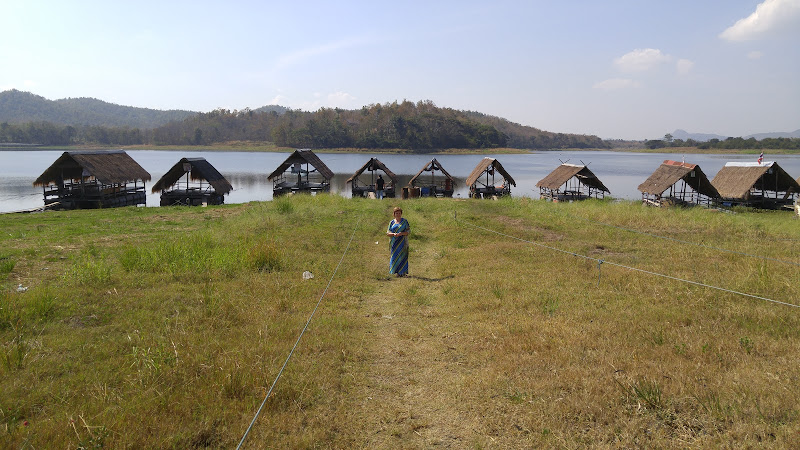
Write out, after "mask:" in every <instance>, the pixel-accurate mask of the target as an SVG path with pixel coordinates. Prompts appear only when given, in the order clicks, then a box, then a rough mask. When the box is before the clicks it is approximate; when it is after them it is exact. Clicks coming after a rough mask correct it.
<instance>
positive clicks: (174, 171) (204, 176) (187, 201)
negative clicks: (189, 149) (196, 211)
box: [151, 158, 233, 206]
mask: <svg viewBox="0 0 800 450" xmlns="http://www.w3.org/2000/svg"><path fill="white" fill-rule="evenodd" d="M184 176H185V179H184ZM232 190H233V186H231V184H230V183H229V182H228V180H226V179H225V177H223V176H222V174H220V173H219V172H218V171H217V169H216V168H215V167H214V166H212V165H211V163H209V162H208V161H206V159H205V158H181V160H180V161H178V162H177V163H175V165H174V166H172V168H171V169H169V171H168V172H167V173H165V174H164V176H163V177H161V179H160V180H158V182H156V184H155V186H153V189H152V191H151V192H153V193H156V192H159V191H161V206H172V205H186V206H197V205H204V204H205V205H221V204H223V203H224V202H225V195H226V194H228V193H229V192H230V191H232Z"/></svg>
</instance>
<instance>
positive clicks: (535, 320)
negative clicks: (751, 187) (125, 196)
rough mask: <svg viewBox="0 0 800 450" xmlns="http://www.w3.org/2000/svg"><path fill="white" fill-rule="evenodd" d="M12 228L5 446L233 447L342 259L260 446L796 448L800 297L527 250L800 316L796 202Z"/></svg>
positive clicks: (113, 216)
mask: <svg viewBox="0 0 800 450" xmlns="http://www.w3.org/2000/svg"><path fill="white" fill-rule="evenodd" d="M396 204H400V205H401V206H402V207H403V208H404V210H405V212H404V217H406V218H407V219H408V220H409V221H410V223H411V226H412V234H411V238H410V243H411V253H410V274H411V276H410V277H408V278H401V279H396V278H390V277H389V276H388V275H387V266H388V261H387V259H388V239H387V237H386V236H385V230H386V226H387V224H388V222H389V220H390V217H391V216H390V211H391V207H392V206H394V205H396ZM455 217H457V218H458V220H456V219H455ZM598 222H602V223H605V224H613V225H616V226H618V227H623V228H628V229H635V230H640V231H643V232H648V233H653V234H657V235H660V236H666V237H671V238H674V239H678V240H683V241H691V242H696V243H701V244H703V245H704V246H693V245H688V244H683V243H679V242H676V241H670V240H664V239H659V238H656V237H654V236H648V235H645V234H640V233H633V232H631V231H628V230H624V229H622V228H614V227H609V226H606V225H601V224H599V223H598ZM476 225H477V226H481V227H485V228H487V229H491V230H495V231H498V232H502V233H506V234H507V235H509V236H513V237H516V238H519V239H523V240H525V241H528V242H523V241H520V240H517V239H512V238H509V237H505V236H501V235H498V234H495V233H491V232H487V231H485V230H481V229H478V228H476V227H475V226H476ZM0 230H1V231H2V232H0V387H1V388H0V447H3V448H53V447H55V448H98V447H108V448H124V447H132V448H142V447H145V448H181V449H183V448H198V447H202V448H206V447H220V448H230V447H235V446H236V444H237V443H238V442H239V440H240V439H241V438H242V436H243V434H244V432H245V430H246V429H247V426H248V425H249V424H250V421H251V420H252V419H253V417H254V415H255V413H256V410H257V409H258V406H259V404H260V403H261V401H262V400H263V399H264V396H265V394H266V392H267V390H268V389H269V387H270V385H271V384H272V382H273V380H274V379H275V377H276V375H277V373H278V371H279V370H280V368H281V366H282V364H283V362H284V360H285V359H286V357H287V355H288V354H289V351H290V350H291V348H292V346H293V345H294V343H295V341H296V339H297V336H298V334H299V333H300V331H301V329H302V328H303V326H304V324H305V322H306V320H307V319H308V317H309V315H310V314H311V311H312V310H313V309H314V306H315V305H316V303H317V301H319V299H320V297H321V296H322V293H323V291H325V289H326V286H328V283H329V280H330V279H331V276H332V275H333V273H334V269H335V268H336V267H337V264H339V262H340V260H341V266H340V267H339V269H338V272H337V273H336V275H335V277H334V278H333V280H332V282H331V283H330V286H329V287H328V289H327V292H326V294H325V296H324V298H322V302H321V304H320V307H319V310H318V311H317V312H316V315H315V317H314V319H313V321H312V322H311V324H310V326H309V328H308V330H307V332H306V333H305V335H304V337H303V339H302V341H301V342H300V344H299V345H298V347H297V349H296V351H295V353H294V356H293V357H292V359H291V360H290V362H289V364H288V365H287V367H286V370H285V372H284V373H283V375H282V378H281V379H280V381H279V382H278V384H277V386H276V388H275V391H274V393H273V395H272V397H271V398H270V399H269V400H268V402H267V404H266V406H265V408H264V410H263V411H262V413H261V415H260V417H259V418H258V420H257V421H256V423H255V425H254V427H253V430H252V432H251V433H250V435H249V437H248V439H247V441H246V442H245V448H287V447H289V448H297V447H301V448H305V447H314V448H319V447H321V448H351V447H356V448H376V447H377V448H419V447H433V446H443V447H452V448H509V447H510V448H531V447H534V448H535V447H558V448H565V447H566V448H575V447H655V448H674V447H682V448H683V447H715V448H716V447H724V448H733V447H736V448H738V447H792V446H795V445H797V442H800V406H798V405H800V370H798V361H800V309H798V308H795V307H791V306H785V305H781V304H777V303H773V302H769V301H766V300H761V299H755V298H752V297H747V296H743V295H740V294H737V293H732V292H725V291H720V290H715V289H711V288H708V287H702V286H698V285H693V284H689V283H685V282H681V281H675V280H671V279H667V278H663V277H658V276H654V275H648V274H645V273H641V272H636V271H631V270H628V269H623V268H620V267H615V266H613V265H610V264H602V265H600V266H599V269H598V263H597V261H596V260H590V259H585V258H581V257H578V256H573V255H571V254H566V253H561V252H557V251H554V250H550V249H547V248H544V247H541V246H538V245H534V244H533V243H537V244H541V245H546V246H548V247H553V248H558V249H561V250H565V251H568V252H573V253H576V254H580V255H585V256H589V257H591V258H595V259H602V260H604V261H607V262H614V263H617V264H622V265H626V266H631V267H636V268H639V269H643V270H648V271H652V272H657V273H661V274H665V275H669V276H672V277H676V278H682V279H687V280H692V281H696V282H700V283H705V284H708V285H713V286H718V287H723V288H726V289H729V290H732V291H738V292H742V293H747V294H751V295H755V296H759V297H764V298H767V299H772V300H777V301H782V302H788V303H792V304H800V270H799V269H800V267H799V266H798V264H800V258H799V257H798V255H800V222H798V221H797V220H796V219H793V218H792V216H791V215H790V214H789V213H785V212H761V213H758V212H741V213H738V214H727V213H722V212H716V211H709V210H702V209H651V208H645V207H642V206H641V205H639V204H636V203H628V202H621V203H613V202H602V201H590V202H583V203H572V204H552V203H546V202H543V201H536V200H530V199H524V198H523V199H516V198H515V199H503V200H500V201H480V200H463V201H456V200H436V199H415V200H405V201H383V202H378V201H374V200H372V201H369V200H365V199H364V200H362V199H345V198H341V197H339V196H335V195H330V196H329V195H319V196H315V197H307V196H295V197H290V198H280V199H277V200H275V201H272V202H263V203H249V204H243V205H226V206H221V207H209V208H181V207H176V208H121V209H112V210H94V211H71V212H48V213H43V214H34V215H0ZM351 237H352V243H351V244H350V247H349V250H348V251H347V253H346V255H345V257H344V259H342V255H343V253H344V252H345V249H346V248H347V246H348V243H349V242H350V239H351ZM712 247H716V248H712ZM719 248H724V249H730V250H735V251H738V252H741V253H746V254H752V255H761V256H764V257H767V258H772V259H763V258H756V257H753V256H748V255H743V254H738V253H731V252H723V251H720V250H719ZM790 263H791V264H790ZM304 271H310V272H312V273H313V274H314V278H313V279H310V280H304V279H303V276H302V273H303V272H304Z"/></svg>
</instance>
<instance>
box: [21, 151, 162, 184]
mask: <svg viewBox="0 0 800 450" xmlns="http://www.w3.org/2000/svg"><path fill="white" fill-rule="evenodd" d="M88 176H93V177H95V178H96V179H97V181H99V182H100V183H103V184H124V183H127V182H131V181H137V180H141V181H150V174H149V173H148V172H147V171H146V170H144V169H143V168H142V166H140V165H139V164H138V163H137V162H136V161H134V160H133V158H131V157H130V156H128V154H127V153H125V152H124V151H122V150H116V151H102V152H99V151H98V152H64V153H63V154H62V155H61V156H60V157H59V158H58V159H57V160H56V161H55V162H54V163H53V164H52V165H51V166H50V167H48V168H47V170H45V171H44V173H42V174H41V175H40V176H39V178H37V179H36V181H34V182H33V185H34V186H45V185H48V184H51V183H56V182H59V181H63V180H77V179H81V178H83V177H88Z"/></svg>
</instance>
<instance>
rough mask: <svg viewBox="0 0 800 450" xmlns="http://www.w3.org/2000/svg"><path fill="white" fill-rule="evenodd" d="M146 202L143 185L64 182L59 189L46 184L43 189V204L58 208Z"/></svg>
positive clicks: (102, 206)
mask: <svg viewBox="0 0 800 450" xmlns="http://www.w3.org/2000/svg"><path fill="white" fill-rule="evenodd" d="M146 202H147V195H146V194H145V188H144V185H137V186H129V185H125V186H109V185H101V184H99V183H85V184H71V183H65V184H64V186H63V187H62V188H61V189H59V188H58V187H56V186H47V187H45V189H44V204H45V206H48V205H51V204H58V206H54V208H58V209H94V208H115V207H119V206H135V205H144V204H145V203H146Z"/></svg>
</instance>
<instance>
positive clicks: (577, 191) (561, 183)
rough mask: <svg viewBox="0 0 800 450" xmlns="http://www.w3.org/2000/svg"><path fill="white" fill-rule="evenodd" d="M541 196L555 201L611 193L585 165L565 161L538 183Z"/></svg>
mask: <svg viewBox="0 0 800 450" xmlns="http://www.w3.org/2000/svg"><path fill="white" fill-rule="evenodd" d="M536 186H538V187H539V196H540V197H541V198H543V199H547V200H550V201H553V202H564V201H571V200H585V199H587V198H592V197H594V198H604V197H605V193H606V192H608V193H611V191H609V190H608V188H607V187H605V185H604V184H603V183H602V182H601V181H600V179H599V178H597V176H595V174H594V173H592V171H591V170H589V168H588V167H586V166H585V165H582V166H579V165H576V164H567V163H563V164H561V165H560V166H558V167H557V168H556V170H554V171H552V172H550V173H549V174H548V175H547V176H546V177H544V178H542V179H541V180H539V182H538V183H536Z"/></svg>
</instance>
